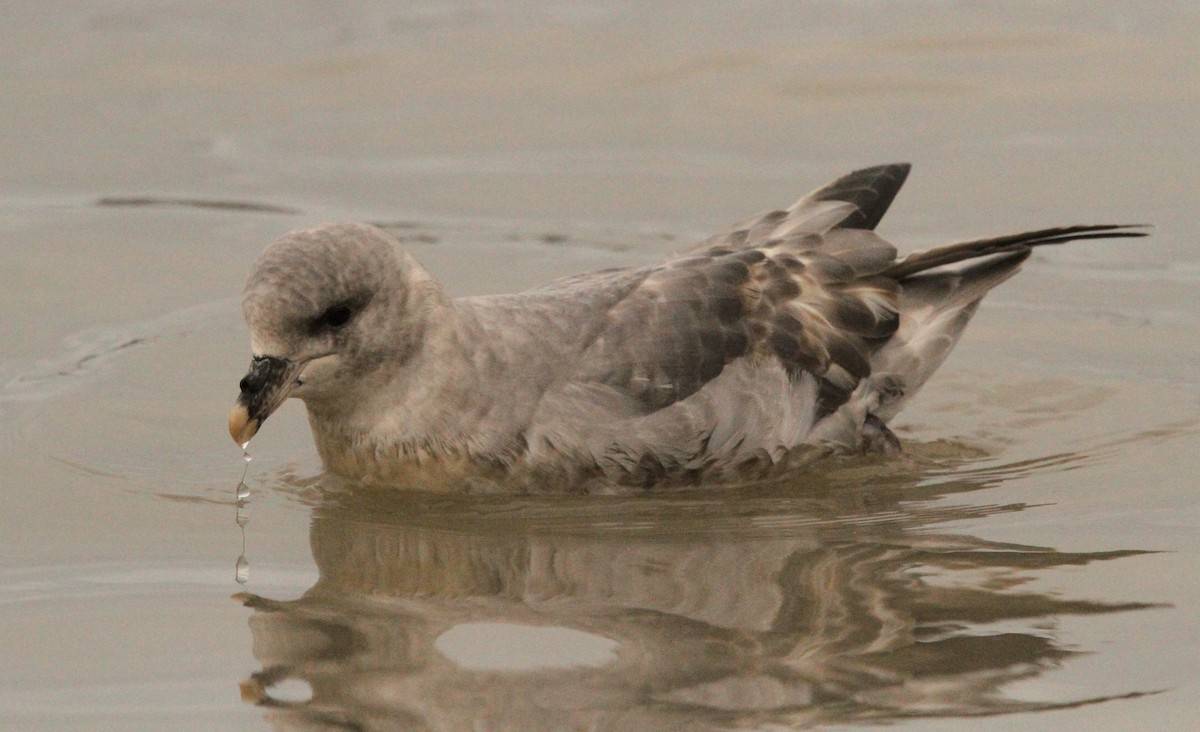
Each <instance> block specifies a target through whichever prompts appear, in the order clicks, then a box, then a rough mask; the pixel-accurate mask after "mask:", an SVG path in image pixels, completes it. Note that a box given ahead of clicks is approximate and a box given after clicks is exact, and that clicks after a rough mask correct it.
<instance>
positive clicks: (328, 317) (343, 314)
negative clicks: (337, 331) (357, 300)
mask: <svg viewBox="0 0 1200 732" xmlns="http://www.w3.org/2000/svg"><path fill="white" fill-rule="evenodd" d="M352 317H354V308H353V307H352V306H351V305H349V304H348V303H338V304H337V305H333V306H331V307H329V308H328V309H327V310H326V311H325V312H323V313H321V314H320V315H318V316H317V318H316V320H314V321H313V326H314V327H315V328H317V329H321V328H330V329H334V328H341V327H342V326H343V325H345V324H346V323H348V322H350V318H352Z"/></svg>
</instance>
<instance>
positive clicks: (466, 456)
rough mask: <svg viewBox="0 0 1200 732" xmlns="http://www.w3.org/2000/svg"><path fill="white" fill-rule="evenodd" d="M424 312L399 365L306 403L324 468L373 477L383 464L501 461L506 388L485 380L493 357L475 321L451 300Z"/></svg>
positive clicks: (351, 474)
mask: <svg viewBox="0 0 1200 732" xmlns="http://www.w3.org/2000/svg"><path fill="white" fill-rule="evenodd" d="M430 316H431V317H430V318H429V323H428V326H427V328H426V329H425V331H424V333H423V337H422V339H421V343H420V346H419V347H418V348H416V349H415V351H414V352H413V353H412V355H411V357H410V358H408V359H407V360H405V362H404V363H403V364H400V365H392V364H389V365H388V367H387V368H386V369H382V368H381V369H380V370H378V371H376V372H373V373H371V374H369V375H367V376H365V377H364V378H361V379H359V380H358V382H357V383H356V385H355V390H354V392H353V394H351V395H347V398H342V399H338V400H336V401H327V402H310V403H308V404H307V405H306V406H307V407H308V418H309V425H310V427H311V428H312V433H313V438H314V441H315V442H316V445H317V450H318V452H319V453H320V455H321V458H322V460H324V462H325V465H326V467H328V468H329V469H330V470H332V471H334V472H337V473H341V474H343V475H348V476H352V477H358V478H379V477H387V476H385V475H382V473H381V471H382V470H383V469H384V466H387V469H388V470H391V469H393V468H394V466H395V465H397V464H408V465H421V464H426V465H427V464H429V463H435V462H445V461H450V462H454V461H463V460H466V461H473V460H484V461H490V460H493V459H497V460H499V459H502V455H501V454H502V453H504V452H505V449H506V448H505V447H504V446H503V445H502V444H500V443H503V442H504V440H505V438H504V437H503V436H502V435H501V436H497V435H500V433H501V432H503V431H505V430H508V431H512V430H511V428H510V426H509V425H508V424H499V423H498V422H499V420H496V419H495V414H494V412H495V406H496V404H497V403H498V402H499V401H502V400H505V399H509V398H511V394H510V393H508V392H506V391H505V389H504V388H503V385H499V384H495V383H494V382H492V381H489V378H488V372H489V371H490V370H492V369H494V368H495V366H496V364H495V360H496V359H495V356H494V354H483V353H481V351H480V349H479V346H478V344H479V342H480V340H481V339H480V337H479V332H478V331H479V327H480V326H479V323H478V322H477V321H476V319H474V318H473V317H472V313H471V311H469V310H464V309H462V308H460V307H458V306H457V305H456V304H455V303H453V302H451V301H443V302H441V303H439V304H438V305H437V307H436V308H431V309H430ZM489 367H490V368H489Z"/></svg>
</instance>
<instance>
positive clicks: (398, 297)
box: [229, 224, 440, 444]
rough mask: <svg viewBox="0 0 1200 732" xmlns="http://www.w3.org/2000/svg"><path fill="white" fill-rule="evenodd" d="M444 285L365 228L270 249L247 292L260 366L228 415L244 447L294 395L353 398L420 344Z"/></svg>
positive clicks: (338, 228) (320, 231) (284, 240)
mask: <svg viewBox="0 0 1200 732" xmlns="http://www.w3.org/2000/svg"><path fill="white" fill-rule="evenodd" d="M439 296H440V291H439V290H438V289H437V285H436V283H434V282H433V280H432V279H431V278H430V277H429V275H428V274H427V273H426V272H425V271H424V270H423V269H421V267H420V265H418V264H417V263H416V262H415V260H413V258H412V257H411V256H409V255H408V254H407V253H405V252H403V251H402V250H401V249H400V248H399V244H398V243H397V242H396V240H395V239H394V238H393V237H391V236H390V235H388V234H387V233H386V232H384V231H382V230H381V229H378V228H376V227H374V226H368V225H365V224H331V225H325V226H318V227H314V228H310V229H299V230H296V231H292V232H290V233H288V234H286V235H284V236H283V237H281V238H279V239H278V240H276V241H275V242H274V243H273V244H271V245H270V246H269V247H267V248H266V250H265V251H263V253H262V256H260V257H259V259H258V262H257V263H255V265H254V269H253V270H251V272H250V277H249V279H248V280H247V281H246V287H245V290H244V291H243V299H242V311H243V313H244V314H245V317H246V323H247V324H248V325H249V326H250V343H251V350H252V353H253V356H254V360H253V361H252V362H251V364H250V371H249V373H247V374H246V376H245V378H243V379H242V381H241V384H240V386H241V394H240V396H239V397H238V401H237V404H236V405H235V406H234V408H233V411H232V412H230V415H229V432H230V434H231V435H232V436H233V439H234V440H235V441H236V442H238V443H239V444H242V443H245V442H246V441H248V440H249V439H250V438H251V437H253V436H254V433H255V432H257V431H258V427H259V426H260V425H261V424H262V422H263V421H264V420H266V418H267V417H268V416H270V414H271V412H273V411H275V409H276V408H278V407H279V405H280V404H282V403H283V401H284V400H285V399H286V398H287V397H289V396H294V397H297V398H300V399H303V400H305V401H306V402H307V403H309V404H310V405H314V404H316V405H320V404H321V403H322V402H324V401H329V400H335V399H339V398H345V397H346V396H347V390H349V389H351V388H352V387H353V386H354V385H356V384H361V383H363V382H366V381H370V376H371V374H372V373H373V372H376V371H379V370H380V369H383V368H394V367H396V366H397V365H399V364H402V363H404V361H406V360H407V358H408V357H409V356H410V355H411V353H412V352H413V350H414V349H415V348H416V346H417V345H419V343H420V340H421V337H422V332H423V329H424V327H425V324H426V318H425V314H426V311H427V303H428V302H429V300H430V299H431V298H434V299H436V298H437V297H439Z"/></svg>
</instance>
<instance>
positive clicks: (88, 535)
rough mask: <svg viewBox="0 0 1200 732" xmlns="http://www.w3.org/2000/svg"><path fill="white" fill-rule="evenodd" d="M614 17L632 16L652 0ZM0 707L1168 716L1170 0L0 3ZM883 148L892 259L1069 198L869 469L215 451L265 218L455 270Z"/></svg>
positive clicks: (279, 426)
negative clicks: (367, 476)
mask: <svg viewBox="0 0 1200 732" xmlns="http://www.w3.org/2000/svg"><path fill="white" fill-rule="evenodd" d="M648 8H653V9H648ZM0 18H2V19H3V22H2V23H0V262H2V264H3V266H0V315H2V320H3V325H0V334H2V335H0V484H2V490H0V728H3V729H13V730H32V731H36V730H97V729H106V730H107V729H114V730H150V729H171V730H226V729H228V730H258V729H280V730H312V729H429V730H468V729H481V730H563V729H589V730H634V729H646V730H718V729H719V730H729V729H746V730H751V729H753V730H779V729H797V728H809V727H814V726H830V727H841V728H847V727H854V726H859V725H876V724H880V723H888V724H894V725H897V726H902V727H908V728H911V729H920V730H927V729H939V730H942V729H944V730H978V729H983V730H989V729H1011V728H1013V727H1017V726H1019V727H1020V728H1022V729H1046V730H1062V729H1092V730H1127V729H1162V730H1191V729H1195V725H1196V719H1197V717H1200V702H1198V701H1197V700H1198V699H1200V665H1198V662H1197V658H1198V657H1200V653H1198V651H1200V582H1198V581H1197V579H1196V578H1197V576H1200V498H1198V497H1197V489H1198V487H1200V486H1198V483H1200V481H1198V480H1197V478H1196V477H1195V476H1196V472H1195V465H1196V459H1197V458H1196V456H1197V453H1198V449H1200V359H1198V358H1197V356H1198V350H1200V349H1198V348H1197V346H1196V342H1197V335H1198V332H1200V254H1198V251H1200V250H1198V248H1197V244H1196V242H1197V239H1198V238H1200V226H1198V225H1197V224H1196V222H1195V219H1194V214H1195V211H1196V202H1197V193H1198V192H1200V173H1198V172H1197V171H1198V166H1197V164H1196V162H1197V158H1198V154H1200V143H1198V142H1197V141H1198V140H1200V129H1198V128H1200V122H1198V120H1200V92H1198V90H1200V64H1198V63H1197V62H1198V61H1200V58H1198V57H1197V51H1196V43H1195V41H1196V38H1198V37H1200V17H1198V14H1197V11H1196V10H1195V9H1193V8H1192V6H1190V5H1188V4H1185V3H1168V2H1163V3H1141V4H1137V5H1131V4H1126V3H1118V2H1109V1H1107V0H1106V1H1105V2H1084V1H1082V0H1078V1H1075V0H1068V1H1066V2H1036V1H1035V2H993V3H986V4H984V3H976V4H971V3H952V2H941V1H935V0H925V1H921V0H912V1H910V2H905V1H902V0H897V1H895V2H883V1H882V0H841V1H840V2H822V1H817V2H809V3H754V4H744V3H716V2H669V3H656V4H653V5H652V6H647V5H646V4H644V3H632V2H629V3H623V2H610V3H605V4H598V3H583V2H578V3H571V2H503V3H501V2H487V1H484V2H442V3H436V2H430V3H407V4H394V3H358V4H355V5H354V6H353V7H350V6H346V7H341V6H337V9H335V6H334V5H332V4H328V3H316V2H310V3H274V2H270V3H255V4H250V5H249V6H248V7H245V8H241V7H238V8H235V6H234V5H231V4H224V3H205V2H195V1H194V0H193V1H192V2H186V3H185V2H155V3H150V2H136V1H135V2H122V3H115V2H87V3H71V4H67V3H63V4H57V3H55V4H50V3H45V4H43V3H23V4H18V3H5V4H2V5H0ZM894 160H909V161H911V162H913V163H914V164H915V168H914V172H913V175H912V176H911V178H910V180H909V183H908V185H907V187H906V188H905V190H904V192H903V193H902V194H901V196H900V197H899V199H898V200H897V202H896V204H895V206H894V207H893V210H892V212H891V213H890V214H889V215H888V217H887V218H886V219H885V220H884V223H883V225H882V226H881V227H880V230H881V232H882V233H883V234H885V235H886V236H888V237H889V238H891V239H893V240H894V241H896V242H897V243H898V244H899V245H900V246H901V247H902V248H909V249H916V248H924V247H927V246H930V245H933V244H937V243H943V242H946V241H950V240H955V239H961V238H968V237H974V236H981V235H986V234H999V233H1007V232H1009V231H1015V230H1020V229H1024V228H1036V227H1041V226H1047V225H1055V224H1072V223H1100V222H1115V223H1134V222H1142V221H1145V222H1151V223H1153V224H1155V225H1156V228H1155V230H1154V235H1153V236H1152V237H1151V238H1149V239H1145V240H1138V241H1114V242H1094V243H1079V244H1076V245H1072V246H1070V247H1067V248H1063V249H1057V250H1054V251H1048V252H1043V253H1039V255H1038V256H1036V257H1034V258H1033V259H1032V260H1031V261H1030V262H1029V264H1028V265H1027V266H1026V268H1025V271H1024V272H1023V273H1022V274H1021V275H1020V276H1019V277H1018V278H1017V279H1015V280H1013V281H1012V282H1010V283H1008V284H1006V285H1005V286H1004V287H1003V288H1002V289H1001V290H1000V291H998V292H996V293H994V295H992V296H991V297H990V298H989V299H988V301H987V302H986V304H985V306H984V308H983V310H982V311H981V313H980V314H979V316H978V317H977V318H976V321H975V323H974V324H973V325H972V327H971V329H970V330H969V331H968V334H967V336H966V337H965V338H964V340H963V342H962V343H961V344H960V346H959V349H958V350H957V352H956V353H955V355H954V356H953V357H952V358H951V359H950V360H949V361H948V362H947V364H946V365H945V366H944V367H943V369H942V371H941V372H940V373H939V375H938V376H937V377H936V378H935V379H934V381H933V382H932V383H931V384H930V385H929V386H928V387H927V388H926V389H925V391H924V392H923V393H922V395H921V396H920V397H919V398H918V399H917V400H916V401H915V403H914V404H913V405H912V407H910V408H909V409H908V411H907V412H905V413H904V414H903V415H902V416H901V418H900V419H899V421H898V432H899V433H900V435H901V437H902V439H903V440H904V441H905V444H906V448H907V455H906V456H905V457H903V458H894V459H848V460H834V461H830V462H829V463H828V464H824V465H820V466H818V467H817V468H815V469H814V470H813V471H812V472H811V473H808V474H805V475H801V476H795V477H793V478H789V479H786V480H780V481H776V482H774V483H771V484H764V485H752V486H745V487H742V488H738V489H724V490H714V491H707V492H706V491H693V492H685V493H674V494H669V495H654V496H646V497H637V498H600V497H593V498H586V497H571V498H548V497H542V498H537V499H534V498H505V497H487V498H478V497H476V498H468V497H456V496H431V495H425V494H413V493H405V492H402V491H395V492H386V491H385V492H380V491H377V490H376V491H367V490H362V489H358V488H356V487H355V486H353V485H346V484H343V483H339V482H336V481H334V480H331V479H330V478H328V477H326V476H323V475H322V474H321V469H320V464H319V462H318V461H317V459H316V457H315V453H314V450H313V448H312V445H311V441H310V438H309V436H308V434H307V425H306V423H305V420H304V415H303V409H302V408H301V407H300V406H299V405H296V404H293V405H289V406H287V407H285V408H284V409H283V410H281V412H280V413H279V415H278V416H276V417H273V418H272V420H271V422H270V423H269V424H268V425H267V428H266V430H265V431H264V432H263V434H262V435H261V436H260V437H259V438H256V440H255V443H254V446H253V461H252V462H251V463H250V464H249V466H248V471H247V475H246V478H245V483H246V486H247V488H248V490H249V494H250V497H249V500H248V502H242V503H241V504H240V505H239V502H238V500H237V493H238V486H239V482H240V478H241V476H242V473H243V470H246V469H247V466H246V464H245V463H243V462H242V459H241V453H240V451H239V450H237V448H236V447H235V446H234V445H232V444H231V443H230V441H229V438H228V435H227V434H226V431H225V414H226V411H227V410H228V408H229V406H230V404H231V402H232V399H233V397H234V396H235V395H236V391H237V380H238V379H239V378H240V377H241V375H242V373H243V371H244V368H245V366H246V363H247V361H248V355H249V346H248V341H247V336H246V332H245V329H244V327H243V326H242V325H241V323H240V317H239V314H238V310H237V295H238V292H239V290H240V287H241V284H242V281H243V278H244V277H245V274H246V272H247V270H248V268H249V266H250V264H251V262H252V261H253V259H254V257H255V256H256V255H257V253H258V251H259V250H260V249H261V247H262V246H264V245H265V244H266V243H267V242H268V241H270V240H271V239H273V238H274V237H276V236H278V235H279V234H281V233H282V232H284V231H286V230H287V229H290V228H293V227H296V226H300V225H303V224H308V223H313V222H318V221H328V220H366V221H374V222H378V223H382V224H385V225H387V226H389V227H391V228H392V230H393V231H394V232H396V233H397V234H398V235H399V236H401V237H402V238H403V239H404V240H405V241H407V242H408V243H409V245H410V246H411V248H412V250H413V251H414V253H415V254H416V255H417V257H418V258H419V259H421V260H422V261H423V262H425V263H426V264H427V265H428V266H429V267H430V268H431V269H432V270H433V271H434V272H435V273H436V274H437V275H438V276H440V277H441V278H443V279H444V280H445V282H446V284H447V286H448V288H449V289H450V290H451V291H453V292H454V293H456V294H467V293H482V292H500V291H506V290H511V289H514V288H521V287H527V286H531V285H535V284H538V283H540V282H542V281H544V280H546V279H548V278H550V277H553V276H557V275H562V274H568V273H571V272H575V271H579V270H582V269H588V268H597V267H607V266H618V265H624V264H635V263H642V262H648V261H652V260H653V259H654V258H656V257H659V256H661V255H663V254H664V253H666V252H669V251H671V250H673V249H676V248H680V247H682V246H684V245H686V244H687V243H688V242H690V241H693V240H696V239H699V238H701V237H703V236H704V235H706V234H707V233H709V232H711V231H713V230H715V229H719V228H722V227H724V226H725V225H727V224H729V223H732V222H734V221H737V220H740V219H742V218H744V217H745V216H747V215H749V214H751V213H754V212H757V211H760V210H763V209H767V208H772V207H777V206H781V205H786V204H788V203H790V202H791V201H792V200H794V199H795V198H796V197H797V196H799V195H800V194H801V193H803V192H804V191H806V190H808V189H810V188H813V187H815V186H817V185H819V184H821V183H824V182H826V181H827V180H829V179H832V178H834V177H836V176H838V175H840V174H842V173H845V172H847V171H849V170H851V169H853V168H855V167H861V166H865V165H870V164H875V163H881V162H890V161H894Z"/></svg>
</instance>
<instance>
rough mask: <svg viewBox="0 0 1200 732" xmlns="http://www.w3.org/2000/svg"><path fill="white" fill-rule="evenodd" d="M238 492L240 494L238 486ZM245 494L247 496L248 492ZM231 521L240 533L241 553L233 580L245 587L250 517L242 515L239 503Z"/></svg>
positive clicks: (248, 562)
mask: <svg viewBox="0 0 1200 732" xmlns="http://www.w3.org/2000/svg"><path fill="white" fill-rule="evenodd" d="M243 485H245V484H243ZM238 492H239V493H240V492H241V487H240V486H239V488H238ZM246 493H247V495H249V490H247V491H246ZM233 520H234V523H236V524H237V526H238V530H240V531H241V532H242V553H241V554H239V555H238V558H237V562H235V563H234V567H233V579H234V580H236V581H237V583H238V584H239V585H245V584H246V583H247V582H249V581H250V560H249V559H246V524H248V523H250V517H249V516H247V515H246V514H244V513H242V505H241V504H240V503H239V504H238V507H237V513H235V514H234V517H233Z"/></svg>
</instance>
